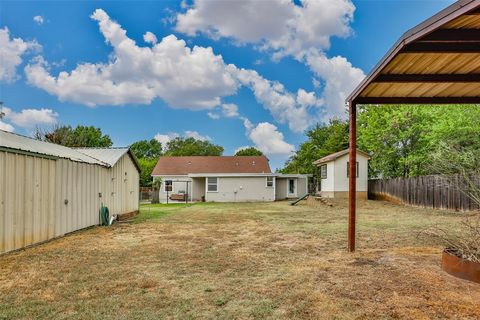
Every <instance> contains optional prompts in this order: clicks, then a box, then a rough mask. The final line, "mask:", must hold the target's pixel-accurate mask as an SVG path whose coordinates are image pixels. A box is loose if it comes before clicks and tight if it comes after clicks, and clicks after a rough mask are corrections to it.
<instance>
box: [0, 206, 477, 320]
mask: <svg viewBox="0 0 480 320" xmlns="http://www.w3.org/2000/svg"><path fill="white" fill-rule="evenodd" d="M461 216H462V214H460V213H452V212H445V211H433V210H426V209H420V208H411V207H404V206H399V205H392V204H389V203H385V202H379V201H377V202H374V201H364V202H361V203H360V204H359V210H358V238H357V243H358V251H357V252H356V253H354V254H350V253H347V252H346V249H345V247H346V238H347V237H346V235H347V233H346V222H347V207H346V203H343V202H334V206H333V207H328V206H320V207H310V206H307V205H306V204H305V202H302V203H301V204H299V205H298V206H290V205H289V203H288V202H275V203H228V204H224V203H198V204H187V205H185V204H169V205H166V204H157V205H143V206H142V207H141V212H140V214H139V215H138V216H137V217H135V218H134V219H132V221H129V222H126V223H119V224H116V225H114V226H112V227H95V228H91V229H87V230H83V231H80V232H76V233H73V234H71V235H68V236H66V237H63V238H60V239H57V240H54V241H51V242H49V243H46V244H43V245H39V246H36V247H33V248H29V249H26V250H22V251H18V252H13V253H10V254H6V255H3V256H0V293H1V294H0V319H399V318H401V319H405V318H406V319H444V318H452V319H478V318H479V315H480V313H479V310H480V305H479V301H480V286H479V285H476V284H473V283H469V282H466V281H463V280H459V279H456V278H453V277H451V276H449V275H447V274H445V273H443V272H442V271H441V270H440V254H441V248H440V247H439V246H438V245H437V244H436V243H434V242H433V241H432V240H430V239H428V238H425V237H422V236H421V234H422V230H425V229H426V228H428V227H431V226H433V225H435V224H440V225H442V226H448V227H450V228H452V229H453V228H456V223H458V222H459V221H460V219H461Z"/></svg>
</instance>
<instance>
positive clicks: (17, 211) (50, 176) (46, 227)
mask: <svg viewBox="0 0 480 320" xmlns="http://www.w3.org/2000/svg"><path fill="white" fill-rule="evenodd" d="M139 177H140V167H139V165H138V163H137V160H136V159H135V157H134V156H133V154H132V153H131V151H130V150H129V148H98V149H96V148H94V149H72V148H67V147H64V146H61V145H57V144H53V143H48V142H44V141H39V140H35V139H32V138H28V137H24V136H21V135H17V134H14V133H10V132H6V131H2V130H0V253H3V252H8V251H12V250H15V249H19V248H23V247H26V246H29V245H32V244H35V243H40V242H43V241H47V240H50V239H53V238H55V237H59V236H62V235H64V234H66V233H69V232H72V231H76V230H79V229H82V228H86V227H90V226H93V225H98V224H99V223H100V218H99V209H100V207H101V206H102V204H103V205H105V206H106V207H108V209H109V211H110V214H111V215H123V214H132V213H134V212H136V211H138V208H139V181H140V180H139Z"/></svg>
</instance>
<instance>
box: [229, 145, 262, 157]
mask: <svg viewBox="0 0 480 320" xmlns="http://www.w3.org/2000/svg"><path fill="white" fill-rule="evenodd" d="M235 155H236V156H239V157H241V156H263V153H262V151H260V150H258V149H257V148H255V147H248V148H243V149H240V150H238V151H237V152H236V153H235Z"/></svg>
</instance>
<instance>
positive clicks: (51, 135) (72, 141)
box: [35, 125, 113, 148]
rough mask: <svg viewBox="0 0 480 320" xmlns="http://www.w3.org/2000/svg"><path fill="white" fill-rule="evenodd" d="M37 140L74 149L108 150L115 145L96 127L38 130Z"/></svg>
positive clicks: (65, 127)
mask: <svg viewBox="0 0 480 320" xmlns="http://www.w3.org/2000/svg"><path fill="white" fill-rule="evenodd" d="M35 138H36V139H38V140H43V141H47V142H52V143H56V144H61V145H63V146H67V147H72V148H87V147H98V148H106V147H111V146H112V144H113V143H112V140H111V139H110V136H108V135H106V134H103V133H102V130H101V129H100V128H96V127H94V126H77V127H75V128H72V127H71V126H65V125H57V126H55V127H53V128H52V129H50V130H43V131H42V130H40V129H37V130H36V132H35Z"/></svg>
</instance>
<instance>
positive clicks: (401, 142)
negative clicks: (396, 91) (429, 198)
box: [358, 105, 480, 178]
mask: <svg viewBox="0 0 480 320" xmlns="http://www.w3.org/2000/svg"><path fill="white" fill-rule="evenodd" d="M479 137H480V108H478V106H473V105H447V106H430V105H412V106H405V105H399V106H369V107H360V110H359V115H358V146H359V148H361V149H364V150H365V151H368V152H370V154H371V155H372V159H371V160H370V165H369V166H370V176H372V177H383V178H392V177H413V176H420V175H425V174H436V173H442V172H439V171H438V170H437V169H436V168H438V167H435V166H432V165H431V164H432V162H433V157H434V154H438V152H437V149H438V148H441V146H444V147H445V146H449V147H453V148H455V149H457V150H463V151H462V152H467V151H472V152H476V151H475V150H477V151H478V150H480V138H479Z"/></svg>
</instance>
